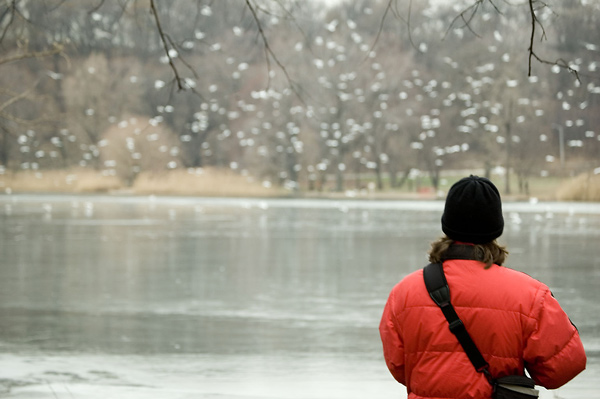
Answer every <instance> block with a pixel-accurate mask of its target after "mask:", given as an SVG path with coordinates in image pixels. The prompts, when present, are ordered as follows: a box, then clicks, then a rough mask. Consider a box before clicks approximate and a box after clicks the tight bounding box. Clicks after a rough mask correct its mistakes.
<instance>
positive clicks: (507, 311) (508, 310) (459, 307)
mask: <svg viewBox="0 0 600 399" xmlns="http://www.w3.org/2000/svg"><path fill="white" fill-rule="evenodd" d="M453 306H454V308H455V309H484V310H496V311H498V312H506V313H515V314H518V315H521V316H525V317H527V318H529V319H534V320H537V319H536V318H535V317H534V316H531V315H529V314H526V313H523V312H520V311H518V310H510V309H500V308H492V307H485V306H460V305H458V306H457V305H453ZM434 307H435V308H437V307H438V306H437V305H412V306H406V307H405V308H404V309H405V310H406V309H417V308H434Z"/></svg>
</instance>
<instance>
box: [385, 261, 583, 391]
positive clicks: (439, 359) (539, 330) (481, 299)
mask: <svg viewBox="0 0 600 399" xmlns="http://www.w3.org/2000/svg"><path fill="white" fill-rule="evenodd" d="M444 272H445V274H446V279H447V280H448V285H449V286H450V296H451V302H452V304H453V306H454V308H455V309H456V312H457V313H458V316H459V317H460V318H461V319H462V321H463V323H464V324H465V327H466V329H467V331H468V332H469V334H470V335H471V337H472V338H473V341H474V342H475V344H476V345H477V347H478V348H479V350H480V352H481V353H482V355H483V357H484V358H485V360H486V361H487V362H488V363H489V364H490V371H491V373H492V375H493V376H494V377H501V376H505V375H511V374H521V375H522V374H523V369H524V367H525V368H527V370H528V372H529V374H530V375H531V377H532V378H533V379H534V380H535V381H536V383H537V384H538V385H541V386H544V387H546V388H548V389H553V388H558V387H560V386H561V385H564V384H565V383H567V382H568V381H569V380H571V379H572V378H573V377H575V376H576V375H577V374H578V373H580V372H581V371H582V370H584V369H585V364H586V355H585V351H584V349H583V345H582V343H581V339H580V338H579V333H578V331H577V329H576V328H575V326H574V325H573V324H572V323H571V321H570V320H569V318H568V317H567V315H566V314H565V312H564V311H563V310H562V308H561V307H560V305H559V304H558V302H557V301H556V299H554V297H553V296H552V293H551V292H550V290H549V289H548V287H547V286H546V285H544V284H543V283H541V282H539V281H537V280H535V279H533V278H531V277H529V276H528V275H526V274H524V273H521V272H518V271H515V270H511V269H508V268H505V267H502V266H498V265H492V267H491V268H489V269H485V268H484V264H483V263H481V262H478V261H474V260H462V259H461V260H447V261H445V262H444ZM379 331H380V334H381V339H382V342H383V353H384V357H385V360H386V363H387V366H388V368H389V369H390V371H391V373H392V375H393V376H394V378H395V379H396V380H397V381H398V382H400V383H402V384H404V385H406V388H407V391H408V398H409V399H416V398H490V397H491V394H492V389H491V386H490V384H489V383H488V381H487V380H486V378H485V376H484V375H483V374H482V373H477V372H476V371H475V369H474V367H473V365H472V363H471V362H470V361H469V358H468V357H467V355H466V354H465V352H464V351H463V349H462V347H461V346H460V343H459V342H458V340H457V338H456V336H454V335H453V334H452V333H451V332H450V330H449V328H448V322H447V321H446V319H445V318H444V315H443V314H442V311H441V310H440V308H439V307H438V306H437V305H436V304H435V303H434V302H433V300H432V299H431V297H430V296H429V293H428V292H427V289H426V288H425V282H424V281H423V270H418V271H416V272H414V273H412V274H410V275H408V276H406V277H405V278H404V279H403V280H402V281H401V282H400V283H398V284H397V285H396V286H395V287H394V288H393V290H392V292H391V293H390V296H389V299H388V301H387V304H386V306H385V308H384V311H383V317H382V319H381V324H380V327H379Z"/></svg>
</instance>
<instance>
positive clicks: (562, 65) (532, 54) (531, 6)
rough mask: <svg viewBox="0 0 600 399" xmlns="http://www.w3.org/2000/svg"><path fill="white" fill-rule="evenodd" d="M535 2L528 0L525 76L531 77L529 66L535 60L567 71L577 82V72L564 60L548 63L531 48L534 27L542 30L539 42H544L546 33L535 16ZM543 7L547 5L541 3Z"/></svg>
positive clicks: (534, 0)
mask: <svg viewBox="0 0 600 399" xmlns="http://www.w3.org/2000/svg"><path fill="white" fill-rule="evenodd" d="M536 1H537V0H528V3H529V14H530V17H531V36H530V38H529V48H528V49H527V51H528V52H529V69H528V73H527V76H531V65H532V61H533V60H534V59H535V60H537V61H538V62H539V63H541V64H547V65H556V66H558V67H560V68H563V69H566V70H567V71H569V72H570V73H572V74H573V75H575V78H576V79H577V80H580V79H579V72H577V70H575V69H574V68H573V67H571V66H570V65H569V63H568V62H567V61H565V60H563V59H562V58H559V59H558V60H556V61H554V62H552V61H548V60H545V59H543V58H541V57H539V56H538V55H537V54H536V53H535V51H534V48H533V43H534V40H535V27H536V25H539V26H540V28H541V29H542V37H541V40H544V39H545V38H546V31H545V29H544V26H543V25H542V23H541V22H540V21H539V19H538V18H537V15H536V14H535V11H536V10H535V7H534V3H535V2H536ZM543 7H547V4H545V3H542V8H543Z"/></svg>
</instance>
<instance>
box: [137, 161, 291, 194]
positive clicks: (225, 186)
mask: <svg viewBox="0 0 600 399" xmlns="http://www.w3.org/2000/svg"><path fill="white" fill-rule="evenodd" d="M132 189H133V191H134V192H135V193H136V194H157V195H194V196H206V197H273V196H281V195H283V194H284V193H283V192H282V191H281V190H280V189H278V188H267V187H264V186H263V185H262V184H261V183H260V182H257V181H254V180H253V179H252V178H249V177H245V176H241V175H239V174H237V173H234V172H232V171H229V170H221V169H214V168H203V169H188V170H185V169H175V170H171V171H168V172H160V173H156V172H154V173H152V172H142V173H140V174H139V175H138V176H137V178H136V179H135V182H134V184H133V187H132Z"/></svg>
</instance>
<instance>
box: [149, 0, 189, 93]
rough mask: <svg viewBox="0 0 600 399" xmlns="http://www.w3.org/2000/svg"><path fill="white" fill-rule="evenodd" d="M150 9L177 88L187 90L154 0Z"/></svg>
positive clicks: (151, 1) (151, 0)
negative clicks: (172, 54)
mask: <svg viewBox="0 0 600 399" xmlns="http://www.w3.org/2000/svg"><path fill="white" fill-rule="evenodd" d="M150 10H151V11H152V15H153V16H154V22H155V23H156V29H158V34H159V36H160V40H161V42H162V44H163V48H164V50H165V55H166V56H167V59H168V61H169V66H170V67H171V70H172V71H173V73H174V74H175V83H177V88H178V89H179V90H180V91H181V90H185V87H184V85H183V83H182V82H183V79H182V77H181V75H179V70H178V69H177V66H176V65H175V62H174V61H173V57H172V56H171V52H170V49H169V45H168V43H167V41H168V40H167V36H166V34H165V32H164V30H163V28H162V25H161V23H160V17H159V16H158V11H157V10H156V5H155V4H154V0H150Z"/></svg>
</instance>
